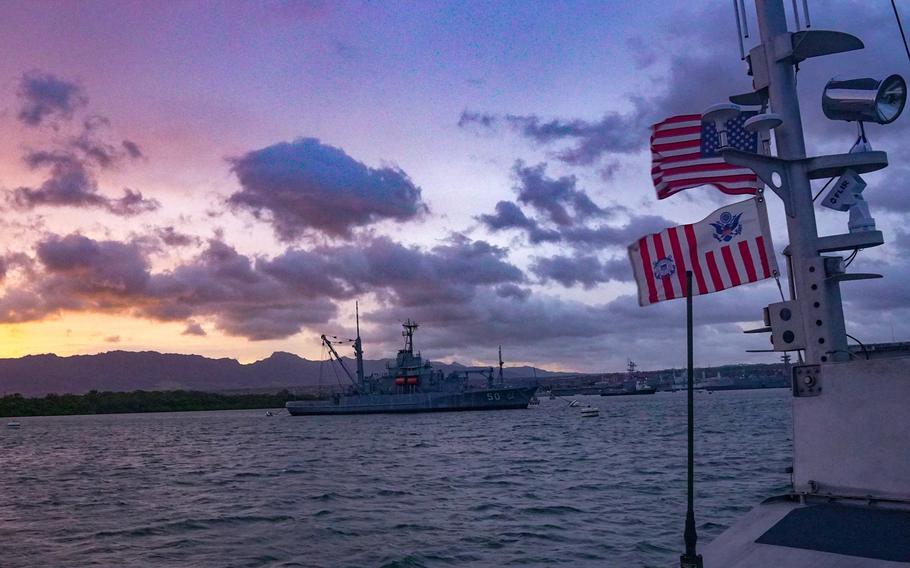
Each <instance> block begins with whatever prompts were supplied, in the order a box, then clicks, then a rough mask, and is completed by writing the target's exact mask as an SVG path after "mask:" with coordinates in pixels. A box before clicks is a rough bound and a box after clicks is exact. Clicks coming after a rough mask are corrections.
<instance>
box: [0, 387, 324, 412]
mask: <svg viewBox="0 0 910 568" xmlns="http://www.w3.org/2000/svg"><path fill="white" fill-rule="evenodd" d="M301 398H308V397H307V396H301V395H296V394H293V393H291V392H289V391H287V390H282V391H279V392H277V393H274V394H222V393H211V392H202V391H186V390H172V391H142V390H138V391H132V392H98V391H91V392H89V393H87V394H82V395H77V394H64V395H57V394H49V395H47V396H44V397H40V398H25V397H23V396H22V395H20V394H11V395H6V396H3V397H0V416H2V417H15V416H64V415H72V414H123V413H133V412H186V411H197V410H242V409H254V408H284V403H286V402H287V401H289V400H299V399H301Z"/></svg>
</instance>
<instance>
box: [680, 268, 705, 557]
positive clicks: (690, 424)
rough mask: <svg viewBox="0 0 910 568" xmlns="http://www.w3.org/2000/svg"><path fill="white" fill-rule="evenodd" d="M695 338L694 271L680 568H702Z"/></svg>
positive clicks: (689, 293) (688, 285) (688, 281)
mask: <svg viewBox="0 0 910 568" xmlns="http://www.w3.org/2000/svg"><path fill="white" fill-rule="evenodd" d="M693 351H694V350H693V337H692V271H691V270H687V271H686V352H687V353H686V355H687V364H688V365H687V369H686V379H687V383H688V389H687V391H686V405H687V407H688V420H687V424H686V426H687V428H686V430H687V434H688V443H687V446H688V454H689V455H688V464H687V467H686V473H687V485H688V487H687V495H686V497H687V506H686V528H685V531H684V533H683V538H684V540H685V542H686V553H685V554H683V555H682V556H680V557H679V565H680V568H702V567H703V566H704V564H703V563H702V558H701V555H700V554H698V553H696V551H695V543H696V542H697V541H698V532H697V531H696V530H695V397H694V392H695V385H694V383H695V381H694V375H695V369H694V367H693V365H694V361H693V359H694V358H693Z"/></svg>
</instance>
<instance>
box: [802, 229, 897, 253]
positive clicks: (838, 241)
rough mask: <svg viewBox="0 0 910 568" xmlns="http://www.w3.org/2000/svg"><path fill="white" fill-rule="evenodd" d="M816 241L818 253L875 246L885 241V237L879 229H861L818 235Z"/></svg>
mask: <svg viewBox="0 0 910 568" xmlns="http://www.w3.org/2000/svg"><path fill="white" fill-rule="evenodd" d="M816 243H817V248H818V252H820V253H822V252H835V251H840V250H856V249H861V248H872V247H877V246H879V245H882V244H884V243H885V237H884V235H882V232H881V231H862V232H859V233H844V234H841V235H828V236H827V237H819V238H818V240H817V241H816Z"/></svg>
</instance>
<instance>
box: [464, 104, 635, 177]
mask: <svg viewBox="0 0 910 568" xmlns="http://www.w3.org/2000/svg"><path fill="white" fill-rule="evenodd" d="M500 125H505V126H508V127H509V128H510V129H511V130H513V131H515V132H518V133H519V134H520V135H521V136H523V137H524V138H526V139H527V140H529V141H531V142H533V143H534V144H537V145H552V144H555V143H561V142H568V143H569V145H568V147H565V148H562V149H559V150H557V151H555V152H554V153H553V157H554V158H556V159H557V160H559V161H561V162H564V163H566V164H569V165H575V166H589V165H591V164H594V163H595V162H597V161H598V160H600V159H601V158H602V157H603V156H605V155H608V154H629V153H634V152H637V151H638V150H640V149H641V148H642V145H643V141H642V139H641V137H640V136H635V135H634V133H635V132H636V131H637V130H640V128H641V126H642V125H641V124H640V117H639V116H637V115H636V114H628V115H626V114H620V113H615V112H611V113H607V114H605V115H604V116H603V118H601V119H600V120H599V121H587V120H582V119H570V120H564V119H550V120H545V119H543V118H541V117H539V116H537V115H514V114H505V115H496V114H489V113H483V112H474V111H468V110H465V111H463V112H462V113H461V116H460V117H459V118H458V126H459V127H461V128H474V129H479V130H490V129H493V128H497V127H498V126H500Z"/></svg>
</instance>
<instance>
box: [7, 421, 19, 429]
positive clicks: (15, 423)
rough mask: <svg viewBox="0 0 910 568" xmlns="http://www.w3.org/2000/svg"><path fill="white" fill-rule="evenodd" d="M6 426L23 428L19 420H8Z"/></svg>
mask: <svg viewBox="0 0 910 568" xmlns="http://www.w3.org/2000/svg"><path fill="white" fill-rule="evenodd" d="M6 427H7V428H21V427H22V424H20V423H19V422H16V421H13V422H7V423H6Z"/></svg>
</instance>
